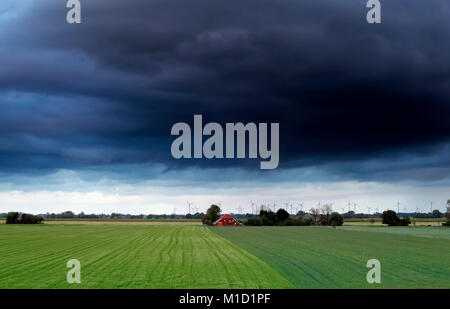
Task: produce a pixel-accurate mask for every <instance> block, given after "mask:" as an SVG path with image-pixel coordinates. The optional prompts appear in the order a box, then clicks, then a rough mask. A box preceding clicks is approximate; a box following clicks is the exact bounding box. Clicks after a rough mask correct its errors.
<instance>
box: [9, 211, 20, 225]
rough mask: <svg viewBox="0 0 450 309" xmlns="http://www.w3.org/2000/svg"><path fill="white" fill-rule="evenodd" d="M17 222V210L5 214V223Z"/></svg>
mask: <svg viewBox="0 0 450 309" xmlns="http://www.w3.org/2000/svg"><path fill="white" fill-rule="evenodd" d="M17 223H19V213H18V212H8V214H7V215H6V224H17Z"/></svg>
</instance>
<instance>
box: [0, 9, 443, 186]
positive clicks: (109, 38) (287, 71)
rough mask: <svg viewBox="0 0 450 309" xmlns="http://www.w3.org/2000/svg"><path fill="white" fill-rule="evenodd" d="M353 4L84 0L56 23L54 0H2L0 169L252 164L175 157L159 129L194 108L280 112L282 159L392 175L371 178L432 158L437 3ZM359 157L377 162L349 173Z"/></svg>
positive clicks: (267, 118) (437, 127)
mask: <svg viewBox="0 0 450 309" xmlns="http://www.w3.org/2000/svg"><path fill="white" fill-rule="evenodd" d="M365 3H366V1H363V0H358V1H352V0H348V1H339V2H337V1H329V0H314V1H310V0H307V1H304V0H303V1H286V0H284V1H268V0H260V1H255V0H252V1H249V0H247V1H205V0H194V1H189V2H186V1H181V0H177V1H171V0H169V1H168V0H160V1H148V0H147V1H123V0H121V1H118V0H108V1H106V0H105V1H98V0H96V1H93V0H91V1H87V0H86V1H82V5H83V17H82V18H83V24H81V25H68V24H66V23H65V12H66V8H65V1H60V3H58V2H55V1H28V2H24V3H21V4H20V3H19V4H18V3H16V1H5V4H3V3H2V4H1V5H0V26H1V28H0V42H1V43H0V57H1V58H0V59H1V60H0V61H1V69H0V91H1V92H0V108H1V114H0V120H1V121H2V123H3V125H2V126H1V128H0V132H1V136H2V139H3V143H2V146H1V148H0V151H1V158H2V159H1V162H3V164H2V167H1V169H2V170H7V169H8V170H10V171H11V170H12V171H14V170H15V171H17V170H20V169H21V168H22V169H27V170H34V169H37V170H39V169H41V170H46V171H50V170H56V169H59V168H83V167H86V166H96V165H110V164H126V163H131V164H133V163H164V164H166V165H167V166H168V167H169V168H173V169H177V168H182V167H185V166H187V165H192V164H195V165H199V166H214V167H221V166H223V167H226V166H228V165H229V164H230V165H235V164H238V165H242V166H250V167H251V168H252V169H254V168H257V167H256V164H253V163H255V162H253V163H252V162H250V163H249V162H241V161H237V160H236V161H235V162H226V163H225V162H223V161H211V162H203V161H202V162H199V161H182V162H177V161H175V160H173V159H172V158H171V157H170V150H169V149H170V148H169V147H170V143H171V139H172V137H171V136H170V135H169V132H170V127H171V126H172V124H174V123H176V122H179V121H184V122H192V116H193V114H203V115H204V119H205V121H206V122H209V121H215V122H220V123H225V122H238V121H242V122H248V121H254V122H280V128H281V133H280V142H281V150H280V158H281V162H280V168H296V167H308V166H317V165H322V166H325V167H326V168H327V169H329V170H330V171H331V172H334V173H336V174H340V175H343V176H345V175H347V176H348V177H349V178H356V179H358V178H364V179H366V178H368V179H370V178H371V177H372V176H373V177H375V178H377V179H381V180H382V179H383V177H386V178H392V177H393V176H392V175H387V173H381V174H377V171H378V172H380V171H382V170H384V167H387V166H390V168H391V169H390V170H396V168H395V167H393V166H391V165H390V164H388V163H386V158H393V157H394V158H395V157H398V156H400V157H402V156H419V157H423V156H424V155H425V156H426V155H432V154H433V151H434V150H430V149H436V147H439V145H440V144H443V143H446V142H448V140H449V138H450V121H448V119H449V118H450V103H449V102H450V101H449V96H450V58H449V57H448V54H449V52H450V26H449V23H448V16H449V15H450V8H449V7H448V5H446V3H445V2H444V1H439V0H431V1H421V0H415V1H395V3H393V2H384V3H383V13H382V14H383V15H382V24H381V25H369V24H367V23H366V21H365V14H366V11H367V9H366V8H365ZM444 153H445V152H444ZM383 159H384V160H385V161H384V163H383ZM366 160H381V161H380V162H381V163H377V164H375V165H373V166H372V167H363V165H361V166H360V167H359V168H354V169H353V170H352V172H351V173H349V172H348V171H349V170H351V168H350V167H349V164H350V165H351V166H354V165H352V164H353V163H351V162H355V161H363V162H364V161H366ZM433 160H435V161H436V160H437V162H438V163H436V164H438V165H439V164H440V166H441V167H443V169H442V170H445V168H446V167H448V166H449V162H448V161H447V160H446V158H445V157H439V158H436V159H433ZM435 161H433V162H435ZM427 162H428V161H427ZM427 164H428V163H424V161H423V160H416V161H414V160H409V161H408V163H407V164H406V165H407V166H403V167H402V168H404V169H406V170H407V169H408V167H409V168H410V169H411V170H414V169H418V168H425V167H427V168H428V166H426V165H427ZM375 174H377V175H375ZM383 175H384V176H383ZM402 175H406V176H405V177H411V178H414V177H416V176H414V175H412V172H410V173H409V174H408V173H403V174H402ZM408 175H409V176H408ZM441 177H443V176H442V175H441Z"/></svg>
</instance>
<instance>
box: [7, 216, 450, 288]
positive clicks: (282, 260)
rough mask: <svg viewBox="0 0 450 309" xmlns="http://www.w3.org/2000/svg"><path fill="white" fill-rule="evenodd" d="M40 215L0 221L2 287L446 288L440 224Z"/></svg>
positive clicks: (448, 265) (448, 250)
mask: <svg viewBox="0 0 450 309" xmlns="http://www.w3.org/2000/svg"><path fill="white" fill-rule="evenodd" d="M48 223H49V222H47V223H46V224H43V225H5V224H0V288H373V287H377V288H449V287H450V280H449V278H450V242H449V239H450V229H445V228H433V227H408V228H398V227H393V228H389V227H376V226H374V227H368V226H359V227H356V226H348V227H346V226H344V227H340V228H336V229H333V228H329V227H222V228H220V227H210V228H208V227H204V226H196V225H191V224H192V223H195V222H183V223H181V222H180V223H178V224H176V222H175V223H174V222H153V224H150V223H149V224H145V223H142V224H141V223H135V222H128V224H125V223H124V222H121V223H105V222H102V224H100V223H93V222H90V221H85V222H77V223H76V224H75V222H59V223H58V222H52V223H51V224H48ZM373 258H376V259H378V260H380V262H381V265H382V283H381V284H379V285H375V286H374V285H369V284H368V283H367V282H366V273H367V271H368V269H367V268H366V263H367V260H369V259H373ZM69 259H78V260H79V261H80V262H81V267H82V269H81V281H82V282H81V284H68V283H67V282H66V273H67V271H68V268H66V262H67V261H68V260H69Z"/></svg>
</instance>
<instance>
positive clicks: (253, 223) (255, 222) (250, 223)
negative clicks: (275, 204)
mask: <svg viewBox="0 0 450 309" xmlns="http://www.w3.org/2000/svg"><path fill="white" fill-rule="evenodd" d="M245 225H248V226H261V225H263V224H262V221H261V219H259V218H249V219H248V220H247V221H245Z"/></svg>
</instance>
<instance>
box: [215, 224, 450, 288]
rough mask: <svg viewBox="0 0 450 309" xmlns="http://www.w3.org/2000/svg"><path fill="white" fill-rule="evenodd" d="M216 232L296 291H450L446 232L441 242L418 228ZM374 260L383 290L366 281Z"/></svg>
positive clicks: (448, 232) (449, 251) (448, 231)
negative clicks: (366, 289) (379, 268)
mask: <svg viewBox="0 0 450 309" xmlns="http://www.w3.org/2000/svg"><path fill="white" fill-rule="evenodd" d="M370 228H371V227H367V229H370ZM212 229H213V230H214V231H215V232H216V233H217V234H219V235H221V236H223V237H224V238H226V239H228V240H230V241H232V242H234V243H236V244H238V245H239V246H241V247H242V248H244V249H246V250H247V251H248V252H250V253H252V254H254V255H255V256H257V257H259V258H260V259H261V260H263V261H265V262H266V263H267V264H269V265H271V266H272V267H273V268H274V269H276V270H277V271H278V272H279V273H280V274H282V275H283V276H284V277H285V278H287V279H289V281H290V282H292V284H293V285H294V286H295V287H296V288H324V287H326V288H374V287H376V288H450V242H449V241H448V239H449V236H450V229H446V228H439V233H441V234H442V235H441V236H440V238H436V239H435V238H430V237H421V235H422V233H423V232H421V233H417V232H416V229H424V228H414V227H411V228H405V229H403V231H404V232H402V233H404V235H401V234H400V233H398V232H394V233H391V232H389V233H386V232H384V233H382V232H379V233H374V232H367V231H360V230H351V229H347V228H342V229H333V228H330V227H247V228H245V227H244V228H240V229H236V228H235V229H229V228H219V227H217V228H212ZM372 229H378V228H377V227H373V228H372ZM386 229H390V228H386ZM393 229H396V231H397V230H398V228H397V227H394V228H393ZM425 229H426V228H425ZM431 229H433V228H431ZM369 259H378V260H379V261H380V262H381V268H382V271H381V273H382V283H381V284H379V285H373V284H368V283H367V282H366V273H367V271H368V268H366V263H367V261H368V260H369Z"/></svg>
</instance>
